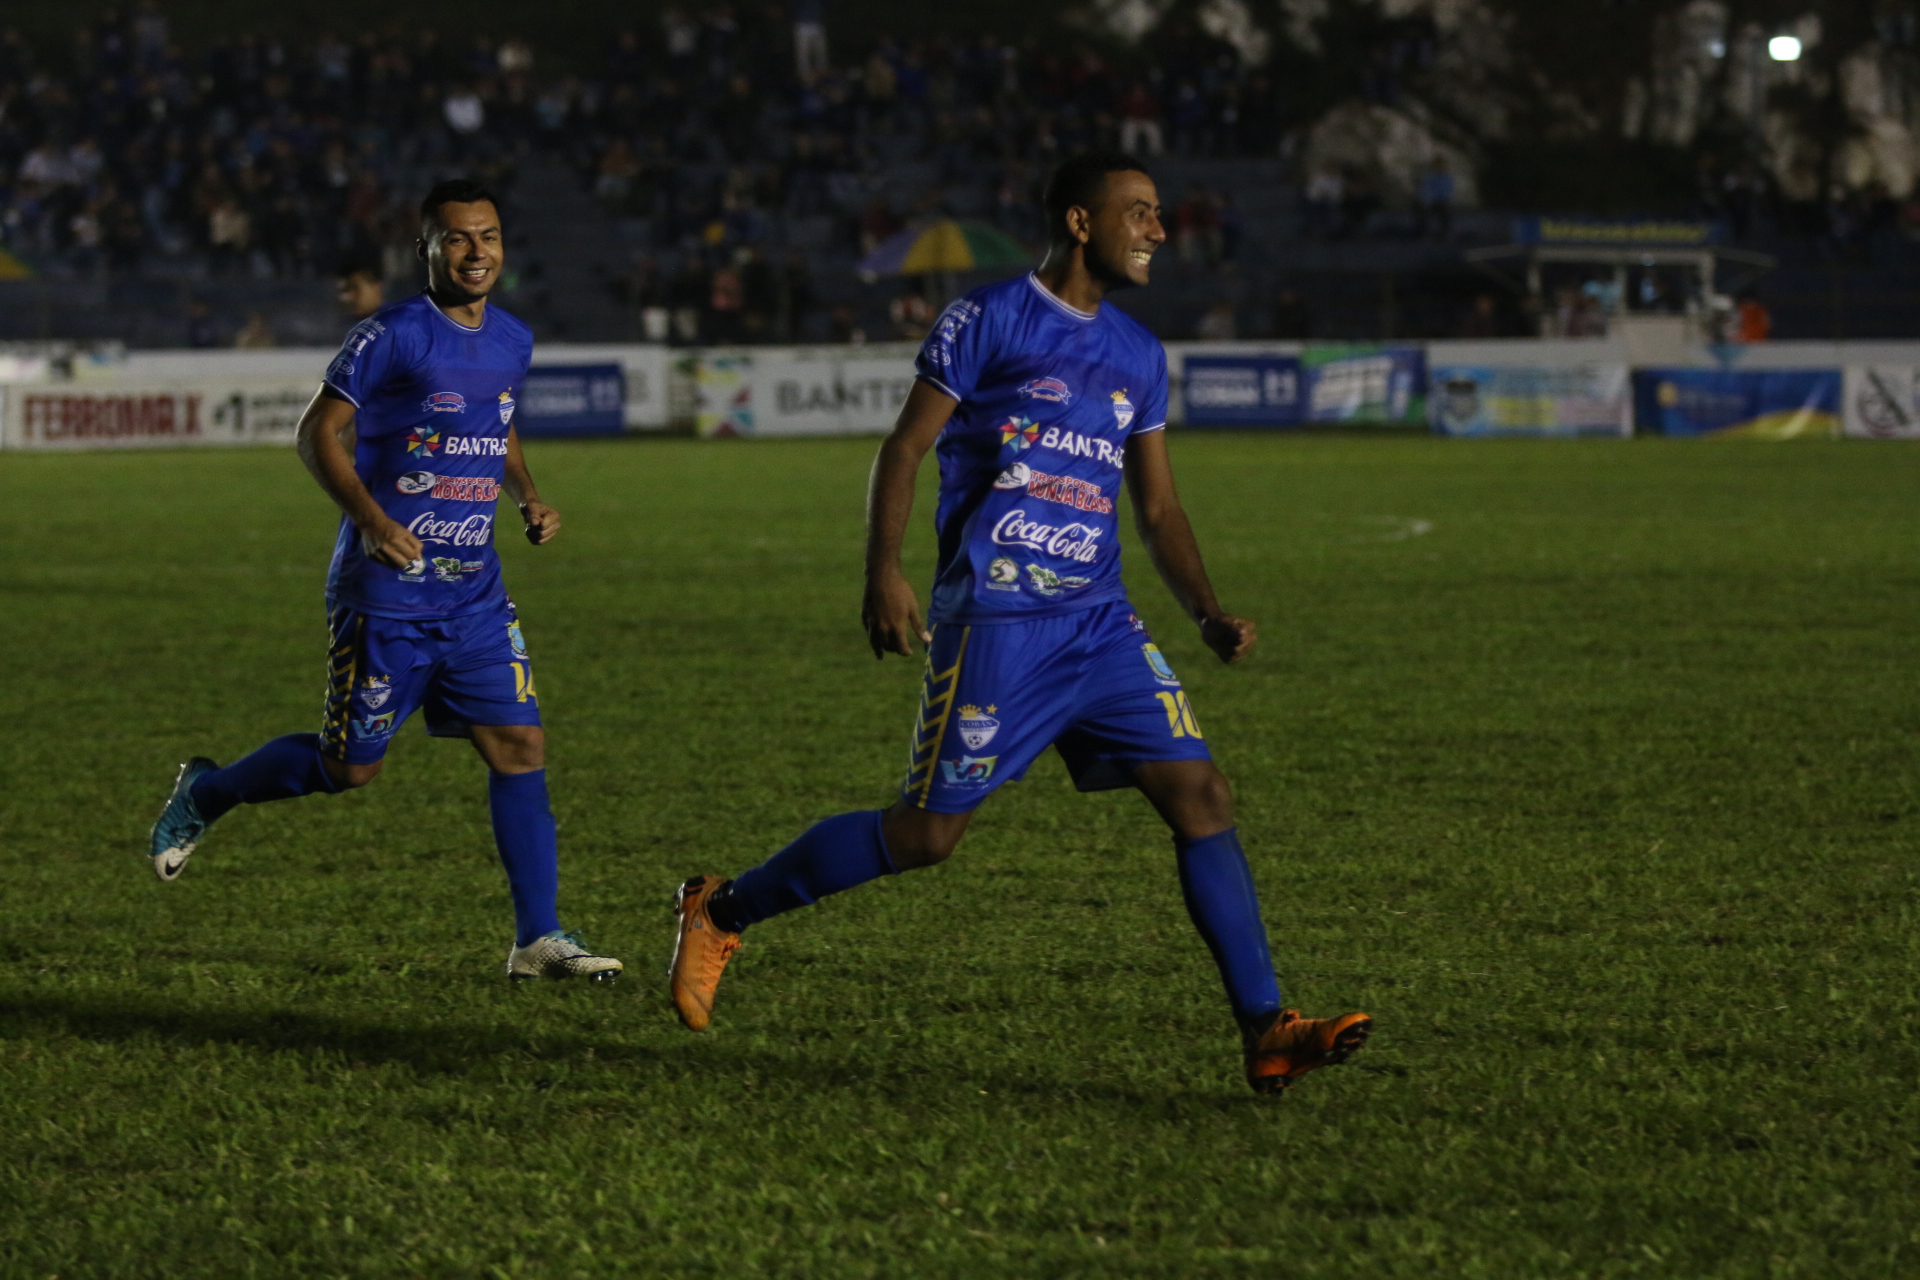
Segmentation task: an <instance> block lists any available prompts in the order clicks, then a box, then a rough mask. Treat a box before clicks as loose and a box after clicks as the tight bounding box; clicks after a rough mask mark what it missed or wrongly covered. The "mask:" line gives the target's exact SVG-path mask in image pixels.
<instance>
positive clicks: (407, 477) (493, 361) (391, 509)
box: [326, 293, 533, 619]
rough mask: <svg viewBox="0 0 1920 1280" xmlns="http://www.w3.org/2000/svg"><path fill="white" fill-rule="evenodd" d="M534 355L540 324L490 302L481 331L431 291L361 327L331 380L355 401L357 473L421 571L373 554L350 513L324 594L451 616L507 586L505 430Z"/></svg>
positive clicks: (386, 610) (367, 608)
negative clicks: (503, 567)
mask: <svg viewBox="0 0 1920 1280" xmlns="http://www.w3.org/2000/svg"><path fill="white" fill-rule="evenodd" d="M532 358H533V331H532V330H531V329H529V328H527V326H526V325H524V324H522V323H521V322H520V321H519V320H516V319H514V317H512V316H510V315H508V314H507V313H506V312H504V311H502V310H500V309H499V308H498V307H494V306H491V305H490V306H488V307H487V308H486V310H485V312H484V319H483V320H482V321H481V323H480V325H479V327H478V328H473V329H470V328H468V327H467V326H465V325H463V324H460V323H458V322H457V321H455V320H453V319H452V318H451V317H449V316H448V315H447V314H446V313H445V312H444V311H442V310H440V308H439V307H437V306H435V305H434V303H433V300H432V299H431V298H429V297H428V296H427V295H426V294H424V293H421V294H416V295H415V296H413V297H411V298H408V299H406V300H405V301H404V302H396V303H394V304H392V305H391V306H387V307H382V308H381V309H380V310H379V311H376V312H374V313H373V315H371V316H369V317H368V318H366V319H365V320H362V321H361V322H360V323H359V324H357V325H355V326H354V327H353V330H352V332H350V333H348V334H347V340H346V342H345V344H344V345H342V347H341V348H340V354H339V355H338V356H336V357H334V361H333V363H332V364H331V365H329V366H328V367H327V376H326V385H327V386H329V387H331V388H332V389H333V390H334V391H336V392H338V393H339V394H340V395H342V396H344V397H346V398H347V399H348V400H350V401H351V402H352V403H353V406H354V408H355V410H356V413H355V415H354V429H355V432H356V434H357V435H358V437H359V443H358V444H357V446H356V447H355V450H354V470H355V471H357V472H358V473H359V476H360V479H361V481H362V482H363V483H364V484H365V485H366V486H367V492H369V493H371V494H372V495H373V499H374V501H375V502H378V503H379V504H380V509H381V510H382V511H385V512H386V513H387V515H389V516H391V517H392V518H393V519H394V520H397V521H399V522H400V523H401V524H402V525H404V526H406V528H408V529H409V530H411V531H412V533H413V535H414V536H415V537H417V538H419V539H420V545H421V551H420V555H421V559H422V563H421V565H419V566H418V571H417V572H414V573H409V572H407V571H406V570H405V569H394V568H390V567H389V566H387V565H384V564H381V563H380V562H379V561H377V560H375V559H373V558H372V557H370V556H368V555H367V554H366V553H365V551H364V550H363V549H362V548H361V545H360V533H359V530H358V529H356V528H355V527H354V524H353V522H352V521H351V520H348V519H346V518H345V517H344V516H343V517H341V520H340V535H339V537H338V539H336V541H335V543H334V548H333V565H332V567H331V568H330V569H329V570H328V571H327V600H328V602H329V603H331V604H333V605H344V606H346V607H348V608H352V609H357V610H359V611H360V612H362V613H369V614H373V615H374V616H376V617H383V618H415V619H420V618H451V617H456V616H458V615H460V614H466V613H472V612H474V611H476V610H479V609H484V608H487V607H488V606H490V605H492V604H494V603H495V602H497V601H498V600H499V599H500V598H501V597H502V596H503V595H504V594H505V591H504V589H503V588H502V586H501V584H500V560H499V557H498V556H497V555H496V554H495V552H494V549H493V521H494V509H495V506H496V504H497V500H498V497H499V493H500V486H501V482H502V481H503V480H504V479H505V477H506V466H507V428H508V427H509V426H510V425H511V424H512V422H513V410H514V403H515V397H516V396H517V394H518V392H519V390H520V388H521V386H522V385H523V384H524V383H525V381H526V376H527V364H528V362H529V361H530V360H531V359H532Z"/></svg>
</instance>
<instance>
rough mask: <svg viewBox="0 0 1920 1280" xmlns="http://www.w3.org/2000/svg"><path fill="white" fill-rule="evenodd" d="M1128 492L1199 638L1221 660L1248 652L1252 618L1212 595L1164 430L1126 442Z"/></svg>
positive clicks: (1144, 536) (1145, 539) (1143, 534)
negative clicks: (1223, 605) (1224, 606)
mask: <svg viewBox="0 0 1920 1280" xmlns="http://www.w3.org/2000/svg"><path fill="white" fill-rule="evenodd" d="M1126 474H1127V492H1128V494H1129V495H1130V496H1131V497H1132V498H1133V514H1134V522H1135V524H1136V525H1137V526H1138V527H1139V530H1140V541H1141V542H1142V543H1144V544H1145V545H1146V548H1147V554H1148V555H1149V556H1151V557H1152V558H1153V567H1154V568H1155V569H1157V570H1159V572H1160V579H1161V581H1163V582H1165V583H1166V584H1167V590H1169V591H1171V592H1172V593H1173V598H1174V599H1175V600H1177V601H1178V602H1179V604H1180V607H1181V609H1183V610H1185V612H1186V615H1187V616H1188V617H1189V618H1192V619H1193V620H1194V622H1195V623H1197V624H1198V625H1199V627H1200V638H1201V640H1203V641H1205V642H1206V646H1207V647H1208V648H1209V649H1212V650H1213V651H1214V653H1216V654H1218V655H1219V657H1220V661H1222V662H1238V661H1240V659H1242V658H1244V657H1246V656H1247V654H1248V652H1250V651H1251V650H1252V648H1253V645H1254V641H1255V639H1256V636H1255V633H1254V625H1253V622H1252V621H1251V620H1250V619H1247V618H1242V617H1238V616H1236V615H1234V614H1231V613H1228V612H1227V611H1226V610H1224V609H1222V608H1221V607H1220V601H1219V600H1218V599H1217V598H1215V596H1214V594H1213V583H1212V582H1210V581H1209V580H1208V578H1207V566H1206V564H1205V563H1204V562H1203V561H1202V560H1201V558H1200V543H1199V542H1198V541H1197V540H1196V539H1195V538H1194V536H1193V523H1192V522H1191V521H1190V520H1188V519H1187V511H1186V508H1185V507H1183V506H1181V505H1180V492H1179V490H1178V489H1176V488H1175V487H1174V483H1173V467H1172V465H1171V464H1170V463H1169V461H1168V459H1167V433H1166V432H1164V431H1151V432H1148V433H1146V434H1144V435H1136V436H1133V437H1132V438H1131V439H1129V440H1128V441H1127V472H1126Z"/></svg>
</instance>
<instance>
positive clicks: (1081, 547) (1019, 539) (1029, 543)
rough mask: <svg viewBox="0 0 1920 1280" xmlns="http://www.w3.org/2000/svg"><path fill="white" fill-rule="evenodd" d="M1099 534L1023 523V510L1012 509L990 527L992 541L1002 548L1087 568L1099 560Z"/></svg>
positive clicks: (1086, 529)
mask: <svg viewBox="0 0 1920 1280" xmlns="http://www.w3.org/2000/svg"><path fill="white" fill-rule="evenodd" d="M1102 532H1104V531H1103V530H1100V529H1096V528H1094V527H1093V526H1092V525H1085V524H1042V523H1041V522H1040V521H1038V520H1029V519H1027V513H1026V509H1025V508H1023V507H1015V508H1014V509H1013V510H1012V511H1009V512H1007V514H1005V515H1003V516H1001V517H1000V522H999V523H998V524H996V525H994V526H993V540H994V541H995V542H997V543H999V544H1000V545H1001V546H1003V547H1025V548H1026V549H1027V550H1029V551H1041V552H1045V553H1046V554H1047V555H1050V556H1059V557H1060V558H1061V559H1062V560H1073V561H1076V562H1077V563H1079V564H1091V563H1092V562H1093V561H1094V560H1096V559H1097V558H1099V555H1100V535H1101V533H1102Z"/></svg>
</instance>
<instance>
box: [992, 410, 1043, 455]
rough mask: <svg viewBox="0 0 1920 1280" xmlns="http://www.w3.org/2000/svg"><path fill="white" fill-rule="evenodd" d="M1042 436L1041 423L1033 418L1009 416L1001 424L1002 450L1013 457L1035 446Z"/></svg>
mask: <svg viewBox="0 0 1920 1280" xmlns="http://www.w3.org/2000/svg"><path fill="white" fill-rule="evenodd" d="M1039 438H1040V424H1039V423H1037V422H1035V421H1034V420H1033V419H1032V418H1008V419H1007V420H1006V421H1005V422H1003V423H1001V424H1000V452H1001V454H1002V455H1003V456H1005V457H1008V458H1011V457H1013V456H1014V455H1016V454H1021V453H1025V452H1026V451H1027V450H1029V449H1031V448H1033V442H1034V441H1035V440H1038V439H1039Z"/></svg>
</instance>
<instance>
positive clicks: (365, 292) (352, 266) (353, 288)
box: [333, 249, 387, 321]
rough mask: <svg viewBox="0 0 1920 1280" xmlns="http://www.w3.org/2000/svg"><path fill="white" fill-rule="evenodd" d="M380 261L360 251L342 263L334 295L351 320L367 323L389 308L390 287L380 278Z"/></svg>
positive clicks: (337, 270)
mask: <svg viewBox="0 0 1920 1280" xmlns="http://www.w3.org/2000/svg"><path fill="white" fill-rule="evenodd" d="M380 271H381V266H380V258H379V256H378V255H377V254H376V253H374V252H373V251H371V250H369V249H360V250H357V251H355V252H353V253H350V254H348V255H347V256H345V257H343V258H342V259H341V260H340V265H339V267H338V268H336V269H335V271H334V275H333V296H334V298H335V300H337V301H338V302H339V303H340V312H341V314H342V315H344V316H346V317H347V319H348V320H349V321H359V320H364V319H366V318H367V317H368V316H370V315H372V314H373V313H374V312H376V311H378V310H379V309H380V308H381V307H383V306H385V305H386V301H387V298H386V286H385V284H384V283H383V282H382V280H381V277H380Z"/></svg>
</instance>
